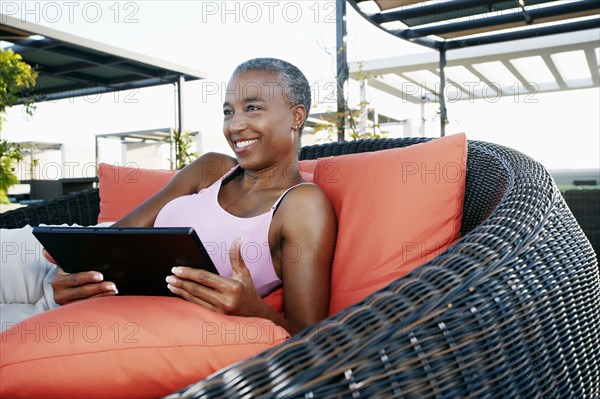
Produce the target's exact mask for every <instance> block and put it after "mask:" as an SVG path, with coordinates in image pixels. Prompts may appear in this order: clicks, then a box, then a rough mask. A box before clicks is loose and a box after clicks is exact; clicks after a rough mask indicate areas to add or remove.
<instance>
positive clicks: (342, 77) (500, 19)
mask: <svg viewBox="0 0 600 399" xmlns="http://www.w3.org/2000/svg"><path fill="white" fill-rule="evenodd" d="M348 2H349V3H350V5H351V6H352V7H353V8H354V9H355V10H356V11H357V12H358V13H359V14H360V15H362V16H363V17H364V18H366V19H367V20H369V21H370V22H371V23H373V24H374V25H375V26H377V27H378V28H380V29H383V30H384V31H386V32H388V33H390V34H392V35H394V36H396V37H398V38H400V39H404V40H407V41H410V42H413V43H417V44H420V45H422V46H425V47H428V48H431V49H433V50H436V51H437V53H438V54H437V55H436V54H435V53H432V54H426V55H423V56H414V55H413V56H410V57H408V56H395V57H390V58H386V59H381V60H372V61H367V62H365V63H363V64H362V65H361V66H360V68H359V67H358V66H357V65H353V66H351V68H349V66H348V64H347V61H346V42H345V35H346V27H345V1H344V0H338V2H337V5H338V19H337V21H338V30H337V39H338V42H337V43H338V50H339V51H338V82H339V86H338V87H340V88H341V87H344V84H345V82H346V80H347V79H348V77H354V78H357V79H358V78H359V77H360V79H364V80H365V81H366V82H367V83H368V84H369V85H370V86H373V87H375V88H378V89H380V90H383V91H385V92H387V93H390V94H393V95H396V96H399V97H402V98H403V99H406V100H407V101H409V102H414V103H418V102H421V101H427V100H436V101H439V103H440V120H441V134H442V135H444V130H445V124H446V121H447V112H446V104H445V103H446V96H447V93H448V87H447V86H448V84H450V85H451V86H452V87H451V89H452V90H453V91H454V94H455V95H457V96H460V95H462V96H464V98H469V99H473V98H482V97H484V96H485V95H488V94H489V93H493V95H497V96H502V95H514V94H519V95H526V94H532V93H539V92H547V91H558V90H571V89H581V88H586V87H598V86H599V84H600V83H599V82H600V75H599V70H598V55H597V54H595V52H596V53H597V51H598V50H597V48H598V45H599V39H600V18H599V16H600V2H598V1H597V0H573V1H556V0H518V1H517V0H513V1H506V0H505V1H493V0H478V1H474V0H453V1H448V0H446V1H431V0H428V1H423V0H412V1H408V0H348ZM574 51H578V52H581V54H582V58H583V60H582V63H584V64H585V67H587V68H588V70H589V74H587V75H586V76H585V77H584V78H575V79H567V78H565V77H564V76H563V74H562V73H561V72H563V71H561V70H560V67H559V66H558V65H557V60H556V58H555V57H554V55H555V54H558V53H561V52H562V53H566V52H574ZM492 62H494V63H497V64H498V65H499V68H500V70H501V71H502V72H503V73H504V74H505V75H506V76H509V77H510V78H509V79H512V82H514V83H515V86H514V87H512V88H511V87H506V86H503V85H502V84H498V83H497V82H496V81H495V79H494V78H492V77H491V76H490V74H488V73H486V72H485V71H484V70H482V69H478V68H476V67H475V66H474V65H479V64H485V63H492ZM532 63H533V64H537V65H536V66H535V67H536V68H539V67H540V64H541V68H542V69H541V70H543V71H545V72H546V74H547V75H548V76H549V78H548V79H546V81H542V82H539V80H538V78H539V77H536V80H535V81H533V82H532V81H531V79H529V78H528V77H527V75H528V72H527V68H528V67H530V68H531V64H532ZM448 72H450V73H449V75H451V76H447V74H448ZM418 73H421V75H423V73H425V74H426V75H428V77H429V79H428V80H429V81H428V82H427V83H429V84H424V83H425V82H424V80H426V79H423V78H419V77H416V76H419V75H418ZM464 76H467V78H464ZM465 79H466V81H469V82H470V83H471V86H470V87H468V85H465V84H464V81H465ZM433 80H437V82H435V83H436V84H432V81H433ZM478 82H479V83H480V84H477V83H478ZM538 82H539V84H538ZM476 86H479V90H477V87H476ZM415 87H417V88H420V90H417V91H416V92H414V88H415ZM483 88H485V89H486V90H489V91H486V92H484V91H482V89H483ZM338 92H341V93H342V96H343V91H342V90H338ZM343 106H344V102H343V97H342V98H340V97H338V111H342V110H341V109H340V108H343ZM340 114H343V112H340ZM339 128H340V129H341V130H338V139H339V140H343V139H344V132H343V123H342V121H340V123H339Z"/></svg>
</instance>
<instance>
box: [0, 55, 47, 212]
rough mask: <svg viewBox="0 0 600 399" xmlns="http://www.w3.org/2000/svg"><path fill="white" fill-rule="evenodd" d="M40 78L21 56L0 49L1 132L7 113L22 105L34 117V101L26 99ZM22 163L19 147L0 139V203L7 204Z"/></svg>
mask: <svg viewBox="0 0 600 399" xmlns="http://www.w3.org/2000/svg"><path fill="white" fill-rule="evenodd" d="M37 76H38V74H37V72H36V71H35V70H33V69H32V68H31V66H30V65H29V64H27V63H26V62H24V61H23V58H22V57H21V55H19V54H16V53H14V52H13V51H12V50H11V49H8V50H3V49H0V131H1V130H2V124H3V123H4V121H6V119H5V118H4V114H5V113H6V109H7V108H9V107H12V106H13V105H15V104H17V103H18V102H19V101H23V105H24V107H25V112H26V113H27V115H33V111H34V110H35V105H34V101H33V99H32V98H29V99H28V98H27V90H28V89H29V88H32V87H34V86H35V81H36V79H37ZM22 159H23V157H22V155H21V148H20V146H19V145H18V144H16V143H12V142H9V141H6V140H4V139H0V203H7V202H8V189H9V188H10V187H11V186H13V185H15V184H17V183H18V182H19V179H18V178H17V176H16V175H15V174H14V168H15V165H16V164H17V163H18V162H19V161H21V160H22Z"/></svg>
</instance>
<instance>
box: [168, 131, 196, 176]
mask: <svg viewBox="0 0 600 399" xmlns="http://www.w3.org/2000/svg"><path fill="white" fill-rule="evenodd" d="M164 141H165V142H166V143H168V144H169V145H170V146H171V149H172V150H173V149H174V150H175V159H174V160H173V159H172V158H169V162H170V166H171V169H174V168H175V169H182V168H184V167H185V166H186V165H187V164H189V163H190V162H192V161H193V160H194V159H196V158H197V157H198V153H197V152H195V151H192V150H191V147H192V143H193V142H194V137H193V136H192V134H191V133H190V132H188V131H183V132H182V131H180V130H179V129H173V131H172V132H171V136H170V137H167V138H165V140H164ZM172 152H173V151H171V153H172Z"/></svg>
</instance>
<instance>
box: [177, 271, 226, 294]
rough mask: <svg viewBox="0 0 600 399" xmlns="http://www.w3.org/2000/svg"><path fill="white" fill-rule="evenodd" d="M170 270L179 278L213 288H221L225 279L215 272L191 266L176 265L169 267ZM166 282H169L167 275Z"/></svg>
mask: <svg viewBox="0 0 600 399" xmlns="http://www.w3.org/2000/svg"><path fill="white" fill-rule="evenodd" d="M171 272H172V273H173V274H174V275H175V277H176V278H178V279H180V280H189V281H193V282H195V283H198V284H202V285H205V286H207V287H211V288H214V289H219V288H223V287H224V285H225V284H226V280H227V279H226V278H224V277H222V276H219V275H217V274H214V273H211V272H209V271H206V270H203V269H195V268H193V267H184V266H176V267H174V268H172V269H171ZM167 282H169V280H168V277H167Z"/></svg>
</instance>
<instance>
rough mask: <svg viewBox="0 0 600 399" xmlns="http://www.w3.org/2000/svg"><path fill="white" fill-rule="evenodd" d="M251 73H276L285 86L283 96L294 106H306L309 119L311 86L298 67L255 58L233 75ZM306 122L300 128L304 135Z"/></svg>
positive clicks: (238, 68) (236, 69)
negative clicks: (303, 130)
mask: <svg viewBox="0 0 600 399" xmlns="http://www.w3.org/2000/svg"><path fill="white" fill-rule="evenodd" d="M249 71H269V72H274V73H276V74H277V75H278V77H279V81H280V82H281V84H282V85H283V87H282V89H283V95H284V96H285V97H286V98H287V100H288V102H289V103H290V104H291V105H292V106H294V105H298V104H301V105H304V108H306V118H308V114H309V112H310V107H311V94H310V85H309V83H308V80H307V79H306V76H304V74H303V73H302V71H300V69H298V67H296V66H295V65H292V64H290V63H289V62H287V61H283V60H280V59H277V58H254V59H251V60H248V61H245V62H243V63H241V64H240V65H238V66H237V68H235V70H234V71H233V75H234V76H235V75H241V74H242V73H245V72H249ZM304 122H306V119H305V120H304V121H303V122H302V126H300V133H302V129H303V128H304Z"/></svg>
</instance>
